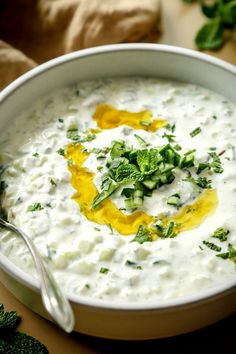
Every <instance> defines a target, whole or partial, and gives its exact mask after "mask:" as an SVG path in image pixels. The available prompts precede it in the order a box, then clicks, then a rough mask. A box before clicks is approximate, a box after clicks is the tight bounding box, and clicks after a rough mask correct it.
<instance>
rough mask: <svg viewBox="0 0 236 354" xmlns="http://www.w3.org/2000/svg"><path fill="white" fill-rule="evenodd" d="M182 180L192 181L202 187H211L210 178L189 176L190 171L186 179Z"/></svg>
mask: <svg viewBox="0 0 236 354" xmlns="http://www.w3.org/2000/svg"><path fill="white" fill-rule="evenodd" d="M183 181H187V182H190V183H193V184H195V185H196V186H198V187H200V188H202V189H211V188H212V187H211V180H208V179H207V178H206V177H198V178H196V179H195V178H193V177H192V176H191V174H190V173H189V175H188V177H187V178H186V179H183Z"/></svg>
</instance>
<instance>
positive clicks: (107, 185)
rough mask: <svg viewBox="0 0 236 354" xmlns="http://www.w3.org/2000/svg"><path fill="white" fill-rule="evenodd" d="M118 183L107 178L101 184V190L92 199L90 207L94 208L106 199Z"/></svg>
mask: <svg viewBox="0 0 236 354" xmlns="http://www.w3.org/2000/svg"><path fill="white" fill-rule="evenodd" d="M118 186H119V185H118V184H117V183H116V182H115V181H114V180H112V179H111V178H107V179H106V180H105V181H104V182H103V184H102V191H101V193H99V194H98V195H97V196H96V197H95V198H94V200H93V203H92V205H91V208H96V207H97V206H98V205H99V204H100V203H101V202H103V201H104V200H105V199H107V198H108V197H109V196H110V195H111V194H112V193H114V192H115V190H117V188H118Z"/></svg>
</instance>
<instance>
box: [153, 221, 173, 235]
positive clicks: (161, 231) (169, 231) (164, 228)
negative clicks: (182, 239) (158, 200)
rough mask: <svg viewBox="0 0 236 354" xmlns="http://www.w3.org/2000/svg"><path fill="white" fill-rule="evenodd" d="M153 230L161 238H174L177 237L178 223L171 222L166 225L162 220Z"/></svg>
mask: <svg viewBox="0 0 236 354" xmlns="http://www.w3.org/2000/svg"><path fill="white" fill-rule="evenodd" d="M152 228H153V230H154V231H155V232H156V234H157V235H158V236H159V237H161V238H174V237H176V236H177V233H176V231H175V228H176V223H175V222H174V221H170V222H169V223H167V224H166V225H164V224H163V222H162V221H161V220H158V221H157V222H156V223H155V224H153V226H152Z"/></svg>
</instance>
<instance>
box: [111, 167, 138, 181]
mask: <svg viewBox="0 0 236 354" xmlns="http://www.w3.org/2000/svg"><path fill="white" fill-rule="evenodd" d="M142 180H143V175H142V174H141V173H140V171H139V170H138V168H137V167H136V166H135V165H133V164H124V165H120V166H119V167H118V168H117V170H116V174H115V181H116V182H119V183H127V182H135V181H142Z"/></svg>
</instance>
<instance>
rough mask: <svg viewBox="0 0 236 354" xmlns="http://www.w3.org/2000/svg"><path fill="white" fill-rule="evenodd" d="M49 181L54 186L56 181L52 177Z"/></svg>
mask: <svg viewBox="0 0 236 354" xmlns="http://www.w3.org/2000/svg"><path fill="white" fill-rule="evenodd" d="M50 183H51V185H52V186H56V185H57V184H56V182H55V181H54V179H52V178H51V179H50Z"/></svg>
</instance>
